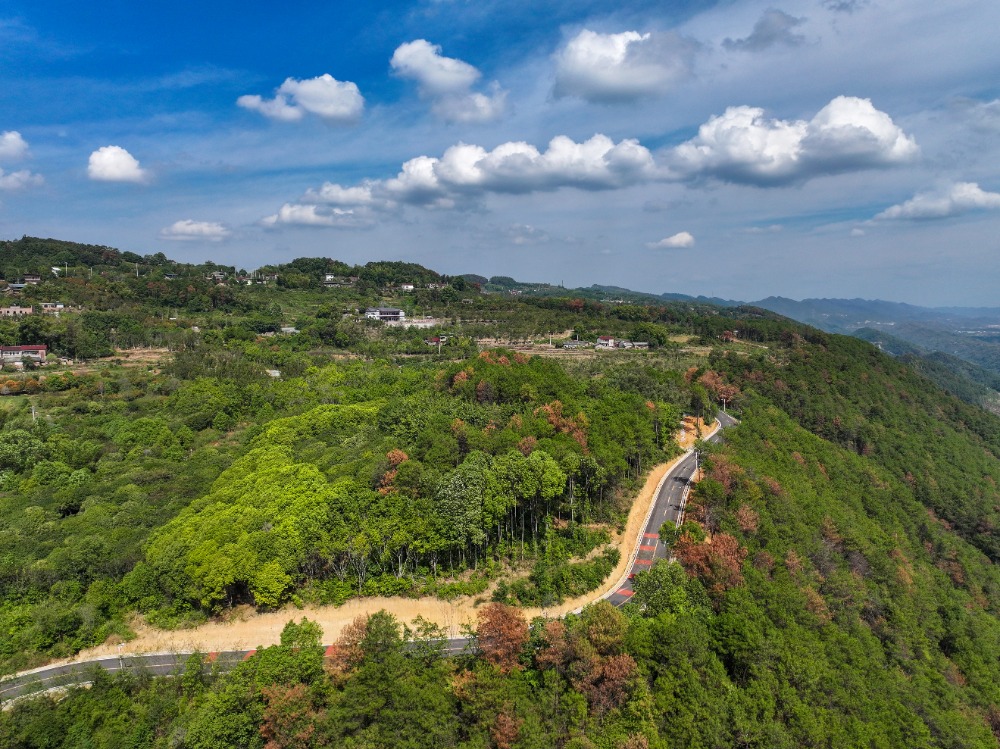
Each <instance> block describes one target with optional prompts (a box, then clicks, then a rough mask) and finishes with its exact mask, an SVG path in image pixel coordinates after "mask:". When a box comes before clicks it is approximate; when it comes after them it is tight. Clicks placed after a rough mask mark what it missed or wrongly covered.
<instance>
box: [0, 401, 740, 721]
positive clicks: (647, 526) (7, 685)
mask: <svg viewBox="0 0 1000 749" xmlns="http://www.w3.org/2000/svg"><path fill="white" fill-rule="evenodd" d="M736 423H737V421H736V419H734V418H733V417H732V416H730V415H729V414H726V413H720V414H719V415H718V425H717V426H716V427H715V428H714V429H713V431H712V432H711V433H710V436H709V437H708V440H709V441H717V440H718V439H719V431H720V430H721V429H725V428H727V427H730V426H732V425H734V424H736ZM697 460H698V456H697V454H696V453H695V452H694V450H688V452H687V455H686V456H685V457H684V458H683V459H682V460H680V461H679V462H678V463H677V464H676V465H675V466H674V467H673V468H672V469H671V470H670V471H668V472H667V474H666V475H665V476H664V477H663V479H662V480H661V481H660V485H659V486H658V487H657V492H656V498H655V499H654V501H653V503H652V505H651V506H650V510H649V514H648V516H647V517H646V522H645V523H644V524H643V527H642V535H641V537H640V538H639V540H638V543H637V544H636V548H635V552H634V555H633V558H632V559H631V560H630V564H629V565H628V567H627V570H626V574H625V576H624V577H623V578H622V579H621V580H619V582H618V584H616V585H615V586H613V587H612V589H611V590H610V591H609V592H608V593H605V594H604V595H603V596H600V597H598V598H597V599H595V600H601V599H605V600H608V601H610V602H611V604H612V605H613V606H623V605H624V604H626V603H627V602H628V601H629V599H630V598H631V597H632V577H633V576H634V575H635V574H636V573H637V572H641V571H643V570H647V569H649V568H650V566H652V564H653V563H654V562H656V561H658V560H660V559H666V558H667V556H668V549H667V547H666V546H665V545H664V544H663V542H661V541H660V537H659V530H660V527H661V526H662V525H663V524H664V523H665V522H666V521H667V520H672V521H674V522H675V523H678V522H679V521H680V522H682V521H683V518H684V509H685V504H686V503H687V496H688V492H689V491H690V488H691V479H692V477H693V476H694V473H695V471H696V469H697ZM470 645H471V643H470V641H469V640H468V639H467V638H455V639H450V640H448V641H447V645H446V646H445V648H444V650H445V652H446V653H447V654H449V655H457V654H459V653H462V652H465V651H467V650H468V649H469V647H470ZM255 652H257V651H256V650H227V651H221V652H217V653H208V654H207V655H206V658H205V662H206V664H211V665H212V666H213V667H215V668H220V669H222V670H228V669H231V668H234V667H235V666H236V664H238V663H239V662H240V661H244V660H246V659H247V658H250V657H251V656H252V655H253V654H254V653H255ZM190 655H191V653H153V654H148V655H126V654H122V655H120V656H117V657H111V658H98V659H95V660H90V661H82V662H79V663H67V664H63V665H58V666H43V667H41V668H37V669H34V670H32V671H25V672H22V673H19V674H15V675H12V676H8V677H4V678H3V679H2V680H0V703H7V702H8V701H10V700H14V699H15V698H17V697H23V696H26V695H29V694H36V693H38V692H44V691H47V690H50V689H57V688H61V687H69V686H78V685H83V684H90V683H92V682H93V680H94V675H95V674H96V672H97V671H98V670H104V671H106V672H108V673H111V674H114V673H117V672H119V671H131V672H140V671H142V672H146V673H150V674H153V675H155V676H168V675H171V674H176V673H178V672H180V671H182V670H183V669H184V667H185V664H186V662H187V659H188V658H189V657H190Z"/></svg>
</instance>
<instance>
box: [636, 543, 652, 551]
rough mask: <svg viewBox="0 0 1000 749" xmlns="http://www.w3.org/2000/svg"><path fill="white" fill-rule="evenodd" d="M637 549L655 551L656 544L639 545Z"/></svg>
mask: <svg viewBox="0 0 1000 749" xmlns="http://www.w3.org/2000/svg"><path fill="white" fill-rule="evenodd" d="M639 551H656V546H655V544H654V545H652V546H649V545H647V546H640V547H639Z"/></svg>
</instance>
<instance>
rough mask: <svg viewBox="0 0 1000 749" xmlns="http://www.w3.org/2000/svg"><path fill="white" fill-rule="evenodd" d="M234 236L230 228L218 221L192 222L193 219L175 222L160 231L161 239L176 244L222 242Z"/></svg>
mask: <svg viewBox="0 0 1000 749" xmlns="http://www.w3.org/2000/svg"><path fill="white" fill-rule="evenodd" d="M232 234H233V232H232V230H231V229H229V227H227V226H226V225H225V224H221V223H219V222H217V221H192V220H191V219H184V220H182V221H175V222H174V223H172V224H171V225H170V226H167V227H164V228H163V229H160V238H161V239H169V240H172V241H176V242H196V241H208V242H221V241H222V240H223V239H228V238H229V237H230V236H232Z"/></svg>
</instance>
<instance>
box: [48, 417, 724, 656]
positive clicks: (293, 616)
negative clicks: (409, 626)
mask: <svg viewBox="0 0 1000 749" xmlns="http://www.w3.org/2000/svg"><path fill="white" fill-rule="evenodd" d="M699 427H700V428H701V434H702V435H704V436H706V437H707V436H708V435H709V433H710V427H708V426H707V425H706V424H705V423H704V422H702V421H701V420H698V422H697V423H696V422H695V421H694V420H693V419H692V420H690V423H687V422H686V423H685V427H684V428H683V429H682V430H681V432H680V433H679V434H678V437H677V439H678V442H679V443H680V444H681V446H682V447H684V448H685V449H687V448H688V447H690V446H691V445H693V444H694V441H695V440H696V439H698V434H699ZM682 458H683V456H680V457H678V458H675V459H674V460H673V461H671V462H670V463H663V464H661V465H658V466H656V467H655V468H653V470H652V471H651V472H650V474H649V476H648V477H647V478H646V483H645V485H644V486H643V487H642V490H641V491H640V492H639V495H638V496H637V497H636V499H635V501H634V502H633V504H632V509H631V510H630V511H629V515H628V522H627V523H626V525H625V531H624V532H623V533H621V534H617V533H616V534H613V535H612V541H611V542H612V543H613V544H614V545H615V546H617V547H618V550H619V551H620V552H621V560H620V561H619V562H618V566H617V567H615V569H614V571H613V572H612V573H611V574H610V575H609V576H608V577H607V579H606V580H605V581H604V583H603V584H602V585H601V587H600V588H598V589H597V590H594V591H591V592H590V593H587V594H586V595H584V596H580V597H578V598H574V599H570V600H567V601H564V602H563V603H561V604H559V605H557V606H552V607H549V608H526V609H523V611H524V614H525V616H526V617H528V619H529V620H530V619H531V618H533V617H536V616H546V617H558V616H563V615H565V614H567V613H569V612H571V611H575V610H577V609H580V608H582V607H583V606H586V605H587V604H589V603H591V602H593V601H596V600H597V599H599V598H601V597H602V596H603V595H604V594H606V593H608V592H610V591H612V590H614V589H615V588H616V587H617V586H618V585H620V584H621V581H622V579H623V578H624V577H625V574H626V572H627V571H628V565H629V563H630V561H631V558H632V553H633V552H634V551H635V547H636V544H637V542H638V540H639V533H640V531H641V530H642V527H643V524H644V523H645V520H646V516H647V514H648V512H649V509H650V505H651V504H652V502H653V499H654V497H655V494H656V488H657V486H658V485H659V483H660V479H662V478H663V476H664V474H666V473H667V472H668V471H669V470H670V469H671V468H673V466H674V465H675V464H676V463H678V462H679V461H680V460H681V459H682ZM476 600H482V598H481V597H472V596H463V597H461V598H457V599H455V600H453V601H443V600H441V599H438V598H418V599H409V598H384V597H371V598H352V599H351V600H349V601H347V602H346V603H344V604H343V605H341V606H306V607H303V608H301V609H299V608H295V607H294V606H291V605H289V606H286V607H285V608H283V609H281V610H280V611H272V612H267V613H257V612H255V611H254V609H253V608H252V607H250V606H244V607H240V608H238V609H236V610H234V611H232V612H230V614H229V615H228V616H227V618H226V620H224V621H222V620H218V621H211V622H208V623H206V624H203V625H201V626H198V627H195V628H192V629H182V630H173V631H170V630H162V629H157V628H155V627H152V626H150V625H148V624H146V623H145V622H144V621H143V620H142V619H141V617H136V619H135V620H134V621H133V622H131V626H132V629H133V631H134V632H135V633H136V638H135V639H134V640H132V641H131V642H128V643H121V644H118V643H110V642H108V643H105V644H103V645H99V646H97V647H93V648H88V649H87V650H82V651H80V652H79V653H78V654H77V655H76V656H75V657H74V658H71V659H68V660H65V661H60V662H63V663H70V662H76V661H87V660H91V659H94V658H100V657H107V656H117V655H128V654H143V653H171V652H193V651H197V652H204V653H211V652H215V651H219V650H252V649H254V648H258V647H266V646H268V645H275V644H277V643H278V642H279V640H280V636H281V630H282V629H283V628H284V626H285V624H287V623H288V622H289V620H299V619H301V618H302V617H306V618H308V619H310V620H312V621H314V622H316V623H318V624H319V625H320V626H321V627H322V628H323V641H324V642H325V643H332V642H334V641H335V640H336V639H337V637H338V636H339V635H340V632H341V630H343V628H344V627H345V626H347V625H348V624H350V623H351V622H353V621H354V620H355V619H356V618H357V617H359V616H366V615H368V614H372V613H374V612H376V611H379V610H385V611H387V612H388V613H390V614H392V615H393V616H395V617H396V618H397V619H398V620H399V621H401V622H406V623H410V622H412V621H413V620H414V619H415V618H417V617H418V616H421V617H423V618H424V619H427V620H429V621H431V622H434V623H435V624H437V625H439V626H441V627H443V628H444V629H445V630H446V631H447V632H448V635H449V636H450V637H458V636H460V635H461V634H462V625H463V624H475V622H476V614H477V611H478V608H477V605H476Z"/></svg>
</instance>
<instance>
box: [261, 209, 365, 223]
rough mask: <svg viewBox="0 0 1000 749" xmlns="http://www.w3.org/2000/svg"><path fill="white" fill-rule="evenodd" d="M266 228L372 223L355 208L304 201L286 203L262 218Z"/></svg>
mask: <svg viewBox="0 0 1000 749" xmlns="http://www.w3.org/2000/svg"><path fill="white" fill-rule="evenodd" d="M260 225H261V226H263V227H264V228H265V229H276V228H278V227H280V226H318V227H333V228H342V229H358V228H363V227H367V226H371V225H372V220H371V218H370V217H367V216H365V215H362V214H359V213H357V212H356V211H355V210H353V209H342V208H330V207H327V206H321V205H316V204H315V203H312V204H303V203H285V204H284V205H283V206H281V208H280V209H278V212H277V213H275V214H273V215H271V216H266V217H264V218H262V219H261V220H260Z"/></svg>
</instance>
